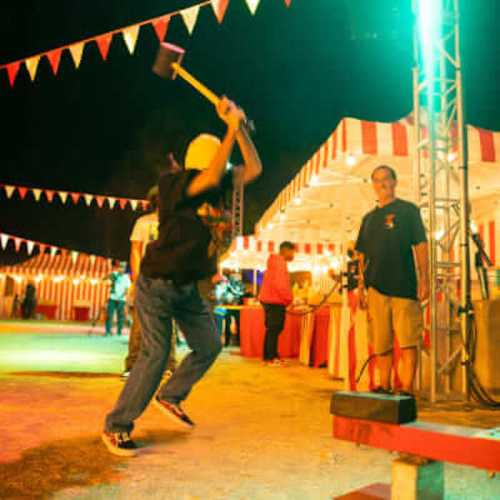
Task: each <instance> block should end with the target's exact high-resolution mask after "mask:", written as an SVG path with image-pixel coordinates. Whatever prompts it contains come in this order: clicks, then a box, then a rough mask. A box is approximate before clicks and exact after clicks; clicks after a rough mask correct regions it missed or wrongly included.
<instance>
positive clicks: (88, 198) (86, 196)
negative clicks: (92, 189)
mask: <svg viewBox="0 0 500 500" xmlns="http://www.w3.org/2000/svg"><path fill="white" fill-rule="evenodd" d="M83 197H84V199H85V203H86V204H87V206H88V207H90V205H91V204H92V200H93V199H94V197H93V196H92V195H91V194H84V195H83Z"/></svg>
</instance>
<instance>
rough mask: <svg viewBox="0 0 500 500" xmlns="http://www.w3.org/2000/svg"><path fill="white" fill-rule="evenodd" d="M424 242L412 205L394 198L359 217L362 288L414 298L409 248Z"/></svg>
mask: <svg viewBox="0 0 500 500" xmlns="http://www.w3.org/2000/svg"><path fill="white" fill-rule="evenodd" d="M425 241H427V238H426V235H425V228H424V225H423V222H422V217H421V216H420V211H419V209H418V207H417V206H416V205H414V204H413V203H410V202H408V201H404V200H399V199H396V200H394V201H393V202H392V203H390V204H389V205H385V206H384V207H382V208H375V209H374V210H372V211H371V212H369V213H368V214H366V215H365V216H364V217H363V222H362V224H361V229H360V230H359V235H358V241H357V242H356V250H357V251H358V252H361V253H363V254H364V256H365V280H366V287H367V288H368V287H373V288H375V289H376V290H378V291H379V292H380V293H383V294H384V295H389V296H391V297H402V298H408V299H416V298H417V277H416V273H415V262H414V257H413V250H412V247H413V246H415V245H418V244H419V243H422V242H425Z"/></svg>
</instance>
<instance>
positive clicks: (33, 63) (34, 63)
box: [26, 56, 40, 82]
mask: <svg viewBox="0 0 500 500" xmlns="http://www.w3.org/2000/svg"><path fill="white" fill-rule="evenodd" d="M39 62H40V56H33V57H30V58H29V59H26V69H27V70H28V73H29V75H30V78H31V81H32V82H33V81H34V80H35V77H36V71H37V69H38V63H39Z"/></svg>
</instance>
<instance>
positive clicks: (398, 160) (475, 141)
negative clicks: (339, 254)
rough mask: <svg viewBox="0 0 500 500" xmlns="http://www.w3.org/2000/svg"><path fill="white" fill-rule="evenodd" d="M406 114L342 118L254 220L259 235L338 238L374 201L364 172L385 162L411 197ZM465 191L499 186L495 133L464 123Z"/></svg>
mask: <svg viewBox="0 0 500 500" xmlns="http://www.w3.org/2000/svg"><path fill="white" fill-rule="evenodd" d="M414 132H415V129H414V126H413V123H412V119H411V118H406V119H403V120H401V121H398V122H394V123H380V122H368V121H364V120H358V119H355V118H344V119H343V120H342V121H341V122H340V123H339V124H338V126H337V128H336V129H335V131H334V132H333V133H332V134H331V135H330V136H329V137H328V139H327V140H326V141H325V142H324V143H323V144H322V145H321V147H320V148H319V149H318V150H317V151H316V153H315V154H314V155H313V156H312V158H310V159H309V160H308V161H307V163H306V164H305V165H304V166H303V167H302V168H301V170H300V171H299V173H298V174H297V175H296V176H295V177H294V178H293V179H292V181H291V182H290V183H289V184H288V185H287V186H286V187H285V188H284V189H283V190H282V191H281V193H279V195H278V196H277V198H276V199H275V201H274V202H273V203H272V205H271V206H270V207H269V208H268V210H267V211H266V212H265V213H264V215H263V216H262V218H261V220H260V221H259V222H258V224H257V226H256V234H257V236H258V237H259V238H262V239H268V238H273V239H276V240H283V239H295V240H297V239H306V240H330V241H334V242H335V241H336V242H339V241H344V240H345V239H346V238H347V239H350V238H353V237H354V235H355V233H356V230H357V227H358V225H359V222H360V220H361V217H362V215H363V214H364V213H366V212H367V211H369V210H370V209H371V208H373V206H374V205H375V196H374V194H373V191H372V187H371V183H370V174H371V172H372V170H373V168H375V167H376V166H377V165H380V164H388V165H391V166H392V167H394V168H395V170H396V171H397V173H398V196H400V197H401V198H405V199H409V200H411V199H413V198H414V192H415V190H414V189H413V182H414V179H413V175H412V173H413V169H412V152H413V143H414ZM467 132H468V140H469V166H470V174H469V177H470V194H471V198H472V199H473V200H474V199H477V198H481V197H483V196H487V195H490V194H491V193H494V192H496V191H498V190H500V133H497V132H492V131H489V130H484V129H481V128H477V127H468V129H467Z"/></svg>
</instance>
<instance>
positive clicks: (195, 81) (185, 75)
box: [172, 63, 255, 132]
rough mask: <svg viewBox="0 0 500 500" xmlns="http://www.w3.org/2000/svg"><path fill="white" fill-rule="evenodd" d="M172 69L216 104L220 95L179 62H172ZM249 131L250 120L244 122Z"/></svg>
mask: <svg viewBox="0 0 500 500" xmlns="http://www.w3.org/2000/svg"><path fill="white" fill-rule="evenodd" d="M172 69H173V70H174V71H175V74H176V75H179V76H180V77H181V78H182V79H183V80H185V81H186V82H187V83H189V84H190V85H191V86H192V87H194V88H195V89H196V90H197V91H198V92H199V93H200V94H201V95H203V96H205V97H206V98H207V99H208V100H209V101H210V102H211V103H212V104H213V105H214V106H216V107H217V106H218V105H219V102H220V97H219V96H218V95H217V94H214V93H213V92H212V91H211V90H210V89H209V88H208V87H207V86H206V85H204V84H203V83H201V82H200V81H199V80H198V79H196V78H195V77H194V76H193V75H192V74H191V73H189V71H186V70H185V69H184V68H183V67H182V66H181V65H180V64H179V63H172ZM245 125H246V126H247V127H248V130H249V131H250V132H255V125H254V123H253V121H252V120H248V119H247V121H246V122H245Z"/></svg>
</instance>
